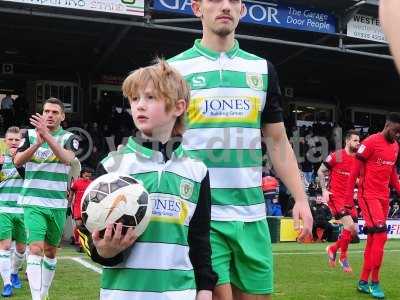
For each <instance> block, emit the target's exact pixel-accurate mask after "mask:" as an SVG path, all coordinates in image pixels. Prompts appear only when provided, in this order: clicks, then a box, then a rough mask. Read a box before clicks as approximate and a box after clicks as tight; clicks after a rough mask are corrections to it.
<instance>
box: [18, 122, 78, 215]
mask: <svg viewBox="0 0 400 300" xmlns="http://www.w3.org/2000/svg"><path fill="white" fill-rule="evenodd" d="M52 135H53V137H54V138H55V139H56V140H57V143H58V144H59V145H61V146H62V147H64V148H66V147H67V146H68V144H70V143H72V140H73V137H74V136H73V134H72V133H70V132H68V131H65V130H64V129H62V128H61V127H60V128H59V129H57V130H56V131H54V132H52ZM36 138H37V135H36V131H35V130H33V129H29V130H28V132H27V136H25V143H24V145H23V146H22V147H21V148H19V149H18V151H24V150H26V149H27V148H29V146H30V145H32V144H34V143H35V142H36ZM71 150H72V149H71ZM69 170H70V166H69V165H66V164H64V163H62V162H61V161H60V159H59V158H58V157H57V156H56V155H55V154H54V153H53V151H52V150H51V148H50V146H49V145H48V144H47V143H43V144H42V145H41V146H40V148H39V149H38V150H37V151H36V152H35V154H34V155H33V156H32V158H31V159H30V160H29V161H28V162H26V164H25V180H24V185H23V189H22V191H21V197H20V199H19V203H20V204H21V205H22V206H41V207H47V208H55V209H66V208H67V205H68V201H67V184H68V173H69Z"/></svg>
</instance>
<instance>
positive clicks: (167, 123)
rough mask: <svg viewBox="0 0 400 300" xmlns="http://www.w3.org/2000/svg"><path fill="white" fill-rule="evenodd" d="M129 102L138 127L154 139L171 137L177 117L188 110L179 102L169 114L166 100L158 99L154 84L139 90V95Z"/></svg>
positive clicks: (150, 83)
mask: <svg viewBox="0 0 400 300" xmlns="http://www.w3.org/2000/svg"><path fill="white" fill-rule="evenodd" d="M129 100H130V105H131V110H132V117H133V121H134V123H135V125H136V127H137V128H138V129H139V130H140V132H142V133H144V134H145V135H146V136H149V137H153V138H158V137H160V136H166V135H170V134H171V132H172V129H173V128H174V126H175V122H176V119H177V117H178V116H180V115H181V114H183V113H184V111H185V109H186V106H185V105H183V106H182V105H181V104H182V101H183V100H182V101H181V100H178V101H177V103H176V104H175V106H172V108H171V109H170V111H168V112H167V111H166V105H165V104H166V103H165V101H164V99H159V98H157V96H156V93H155V91H154V85H153V83H152V82H149V83H148V84H147V86H146V87H145V88H143V89H139V90H138V94H137V95H135V96H134V97H133V98H132V99H129ZM183 103H184V101H183Z"/></svg>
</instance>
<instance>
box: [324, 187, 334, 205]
mask: <svg viewBox="0 0 400 300" xmlns="http://www.w3.org/2000/svg"><path fill="white" fill-rule="evenodd" d="M331 195H332V193H331V192H330V191H328V190H323V191H322V200H323V201H324V202H325V203H328V202H329V199H330V197H331Z"/></svg>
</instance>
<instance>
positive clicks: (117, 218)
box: [81, 173, 153, 236]
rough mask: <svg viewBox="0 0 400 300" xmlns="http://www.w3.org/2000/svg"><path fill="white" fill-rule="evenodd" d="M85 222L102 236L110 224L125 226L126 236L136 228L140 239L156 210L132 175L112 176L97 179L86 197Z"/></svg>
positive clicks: (110, 174) (109, 174)
mask: <svg viewBox="0 0 400 300" xmlns="http://www.w3.org/2000/svg"><path fill="white" fill-rule="evenodd" d="M82 199H83V201H82V204H81V208H82V210H81V211H82V221H83V224H84V225H85V226H86V228H87V229H88V230H89V231H90V232H93V231H95V230H99V231H100V232H101V233H102V231H103V230H104V229H105V228H106V225H107V224H115V223H122V225H123V227H122V233H123V234H124V233H125V232H126V231H127V230H128V228H130V227H134V228H135V234H136V235H137V236H140V235H141V234H142V233H143V232H144V230H145V229H146V227H147V225H148V224H149V221H150V217H151V213H152V210H153V207H152V201H150V199H149V194H148V192H147V191H146V189H145V188H144V187H143V185H142V184H141V183H139V182H138V181H137V180H136V179H134V178H132V177H131V176H129V175H121V174H118V173H108V174H105V175H102V176H100V177H99V178H97V179H96V180H94V181H93V182H92V183H90V185H89V186H88V187H87V189H86V190H85V193H84V194H83V197H82Z"/></svg>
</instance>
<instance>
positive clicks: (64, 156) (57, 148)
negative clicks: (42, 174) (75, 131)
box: [43, 132, 75, 165]
mask: <svg viewBox="0 0 400 300" xmlns="http://www.w3.org/2000/svg"><path fill="white" fill-rule="evenodd" d="M43 139H44V140H45V141H46V142H47V144H48V145H49V147H50V149H51V150H52V151H53V153H54V155H55V156H56V157H58V159H59V160H60V161H61V162H63V163H64V164H67V165H69V164H70V163H71V161H72V160H73V159H74V158H75V153H74V152H73V151H72V150H67V149H65V148H63V147H62V146H61V145H60V144H59V143H57V141H56V139H55V138H54V137H53V136H52V135H51V134H50V133H49V132H47V133H45V134H44V135H43Z"/></svg>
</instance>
